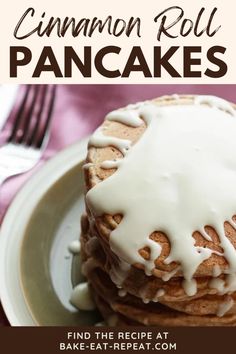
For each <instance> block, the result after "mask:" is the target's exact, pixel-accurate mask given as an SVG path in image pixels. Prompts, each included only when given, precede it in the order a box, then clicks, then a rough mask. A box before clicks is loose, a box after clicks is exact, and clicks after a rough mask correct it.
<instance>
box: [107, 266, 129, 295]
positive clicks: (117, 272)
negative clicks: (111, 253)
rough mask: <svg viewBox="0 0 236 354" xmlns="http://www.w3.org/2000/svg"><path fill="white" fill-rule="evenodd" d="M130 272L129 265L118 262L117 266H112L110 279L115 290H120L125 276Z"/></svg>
mask: <svg viewBox="0 0 236 354" xmlns="http://www.w3.org/2000/svg"><path fill="white" fill-rule="evenodd" d="M129 270H130V264H128V263H126V262H124V261H122V260H120V262H119V266H112V268H111V269H110V272H109V274H110V278H111V280H112V281H113V283H114V284H116V286H117V288H121V287H122V284H123V282H124V280H125V279H126V277H127V274H128V272H129Z"/></svg>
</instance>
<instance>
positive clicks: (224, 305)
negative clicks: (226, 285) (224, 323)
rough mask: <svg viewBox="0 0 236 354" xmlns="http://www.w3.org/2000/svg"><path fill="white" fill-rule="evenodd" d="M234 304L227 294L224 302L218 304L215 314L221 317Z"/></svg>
mask: <svg viewBox="0 0 236 354" xmlns="http://www.w3.org/2000/svg"><path fill="white" fill-rule="evenodd" d="M233 305H234V300H233V299H232V298H231V297H230V296H229V298H228V299H227V301H226V302H223V303H221V304H220V305H219V307H218V310H217V316H218V317H222V316H224V315H225V314H226V313H227V312H228V311H229V310H230V309H231V308H232V306H233Z"/></svg>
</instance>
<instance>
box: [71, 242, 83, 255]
mask: <svg viewBox="0 0 236 354" xmlns="http://www.w3.org/2000/svg"><path fill="white" fill-rule="evenodd" d="M68 250H69V251H70V252H71V253H73V254H78V253H80V241H79V240H74V241H72V242H71V243H70V244H69V246H68Z"/></svg>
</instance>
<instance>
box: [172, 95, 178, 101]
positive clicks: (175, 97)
mask: <svg viewBox="0 0 236 354" xmlns="http://www.w3.org/2000/svg"><path fill="white" fill-rule="evenodd" d="M171 97H172V98H173V99H174V100H176V101H177V100H179V95H177V93H174V94H173V95H171Z"/></svg>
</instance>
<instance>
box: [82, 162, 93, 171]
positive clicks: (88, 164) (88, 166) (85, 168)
mask: <svg viewBox="0 0 236 354" xmlns="http://www.w3.org/2000/svg"><path fill="white" fill-rule="evenodd" d="M93 166H94V164H93V163H91V162H88V163H85V164H84V165H83V167H82V168H83V170H88V169H89V168H90V167H93Z"/></svg>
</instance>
